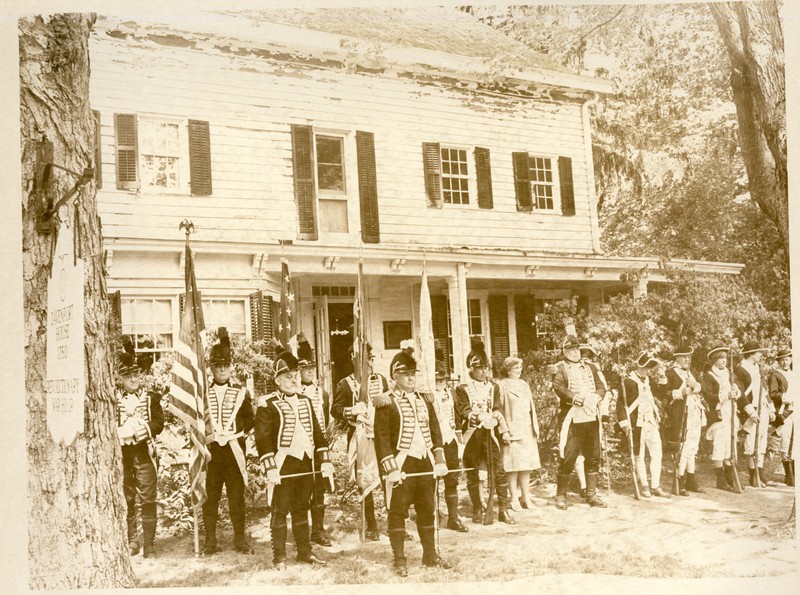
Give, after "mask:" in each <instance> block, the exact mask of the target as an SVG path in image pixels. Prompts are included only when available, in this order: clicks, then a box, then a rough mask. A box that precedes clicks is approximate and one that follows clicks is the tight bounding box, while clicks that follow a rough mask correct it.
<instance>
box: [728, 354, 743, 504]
mask: <svg viewBox="0 0 800 595" xmlns="http://www.w3.org/2000/svg"><path fill="white" fill-rule="evenodd" d="M729 353H730V354H731V361H730V365H729V366H728V383H729V384H730V392H731V393H733V386H734V384H733V348H731V349H730V351H729ZM737 450H738V446H737V445H736V399H731V468H732V471H733V489H735V490H736V493H737V494H741V493H742V482H741V480H740V479H739V465H738V464H739V461H738V459H739V455H738V454H737V452H736V451H737Z"/></svg>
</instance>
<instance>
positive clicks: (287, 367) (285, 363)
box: [272, 350, 297, 378]
mask: <svg viewBox="0 0 800 595" xmlns="http://www.w3.org/2000/svg"><path fill="white" fill-rule="evenodd" d="M296 369H297V358H296V357H295V356H294V355H292V352H291V351H286V350H284V351H281V352H280V353H279V354H278V355H277V356H276V357H275V359H274V360H273V361H272V374H273V375H274V376H275V378H277V377H278V376H280V375H281V374H285V373H286V372H293V371H295V370H296Z"/></svg>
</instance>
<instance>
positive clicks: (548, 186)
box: [528, 155, 555, 210]
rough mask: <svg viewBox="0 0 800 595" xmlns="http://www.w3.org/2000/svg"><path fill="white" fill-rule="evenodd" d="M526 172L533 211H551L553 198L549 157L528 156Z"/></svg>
mask: <svg viewBox="0 0 800 595" xmlns="http://www.w3.org/2000/svg"><path fill="white" fill-rule="evenodd" d="M528 171H529V175H530V181H531V199H532V201H533V208H534V209H551V210H552V209H553V208H555V207H554V206H553V197H554V196H555V191H554V183H553V160H552V159H551V158H550V157H539V156H536V155H530V156H528Z"/></svg>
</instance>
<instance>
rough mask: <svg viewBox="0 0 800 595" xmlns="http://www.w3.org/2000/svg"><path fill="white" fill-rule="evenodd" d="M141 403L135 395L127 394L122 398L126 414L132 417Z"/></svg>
mask: <svg viewBox="0 0 800 595" xmlns="http://www.w3.org/2000/svg"><path fill="white" fill-rule="evenodd" d="M138 405H139V400H138V399H137V398H136V397H133V396H127V397H125V398H124V399H122V410H123V411H124V412H125V415H127V416H128V417H131V416H133V415H135V414H136V407H137V406H138Z"/></svg>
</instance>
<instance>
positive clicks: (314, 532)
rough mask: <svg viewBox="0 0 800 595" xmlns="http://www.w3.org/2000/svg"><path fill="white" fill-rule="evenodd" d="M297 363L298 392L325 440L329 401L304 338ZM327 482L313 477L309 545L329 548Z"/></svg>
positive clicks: (309, 347) (312, 352)
mask: <svg viewBox="0 0 800 595" xmlns="http://www.w3.org/2000/svg"><path fill="white" fill-rule="evenodd" d="M297 360H298V366H299V369H300V392H301V393H302V394H304V395H305V396H307V397H308V398H309V399H311V405H312V406H313V407H314V414H315V415H316V416H317V421H319V424H320V427H321V429H322V433H323V434H325V438H326V440H327V437H328V436H327V431H326V429H327V427H328V422H329V421H330V420H329V413H328V411H329V409H330V398H329V397H328V393H327V392H326V391H325V390H324V389H323V388H322V387H321V386H319V384H317V364H316V360H315V358H314V350H313V349H311V345H309V343H308V340H307V339H306V338H305V336H304V335H302V334H301V335H300V336H299V337H298V343H297ZM327 483H328V482H327V480H326V479H325V478H323V477H322V475H315V476H314V496H313V498H312V499H311V541H312V542H313V543H316V544H318V545H322V546H326V547H327V546H330V545H331V539H330V537H329V536H328V534H327V532H326V531H325V489H326V487H327Z"/></svg>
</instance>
